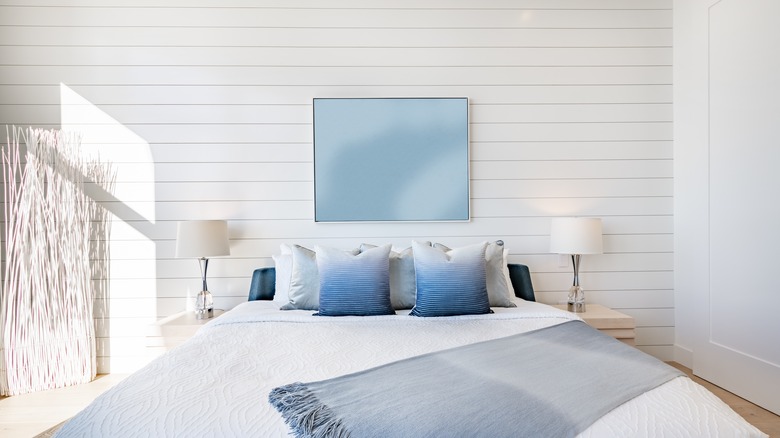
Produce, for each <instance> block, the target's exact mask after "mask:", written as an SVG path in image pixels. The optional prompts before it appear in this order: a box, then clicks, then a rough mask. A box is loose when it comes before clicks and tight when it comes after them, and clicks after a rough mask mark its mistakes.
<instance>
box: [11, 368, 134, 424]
mask: <svg viewBox="0 0 780 438" xmlns="http://www.w3.org/2000/svg"><path fill="white" fill-rule="evenodd" d="M125 377H127V376H126V375H120V374H106V375H100V376H98V378H97V379H95V380H93V381H92V382H90V383H87V384H84V385H77V386H69V387H67V388H59V389H52V390H49V391H41V392H34V393H32V394H24V395H16V396H13V397H0V437H3V438H30V437H34V436H35V435H38V434H39V433H41V432H43V431H45V430H46V429H49V428H50V427H52V426H54V425H57V424H59V423H61V422H63V421H65V420H67V419H68V418H70V417H72V416H74V415H76V414H77V413H78V412H79V411H80V410H82V409H84V407H86V406H87V405H88V404H89V403H90V402H92V400H94V399H95V398H96V397H97V396H99V395H100V394H102V393H103V392H104V391H105V390H107V389H108V388H111V387H112V386H114V385H116V384H117V383H119V382H120V381H122V379H124V378H125Z"/></svg>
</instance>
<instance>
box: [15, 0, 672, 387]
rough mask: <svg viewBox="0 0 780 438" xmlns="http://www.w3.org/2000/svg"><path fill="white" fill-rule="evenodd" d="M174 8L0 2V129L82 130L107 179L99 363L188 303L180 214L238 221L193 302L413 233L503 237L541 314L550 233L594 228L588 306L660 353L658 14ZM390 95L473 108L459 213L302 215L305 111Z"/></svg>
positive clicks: (308, 159) (634, 7) (560, 273)
mask: <svg viewBox="0 0 780 438" xmlns="http://www.w3.org/2000/svg"><path fill="white" fill-rule="evenodd" d="M180 5H181V2H177V1H174V0H154V1H152V0H143V1H130V0H109V1H98V0H69V1H66V0H59V1H58V0H29V1H25V2H21V1H15V0H1V1H0V123H3V124H13V125H22V126H28V125H30V126H35V127H59V126H63V127H65V128H70V129H78V130H80V131H82V132H83V134H84V142H85V144H86V146H87V147H91V148H94V149H98V150H100V152H101V156H103V157H106V158H109V159H111V160H113V161H114V162H115V164H116V166H117V168H118V170H119V176H118V183H117V192H116V193H115V194H114V195H113V196H109V195H106V194H96V196H98V197H99V199H100V200H101V202H103V203H104V205H106V206H107V207H108V208H110V209H111V211H112V212H113V213H114V214H115V221H114V227H113V238H112V242H111V250H112V260H111V263H110V266H111V269H110V280H111V296H110V297H109V298H107V299H106V300H104V301H105V303H104V304H105V306H104V308H103V310H102V311H101V312H98V314H96V318H98V323H99V327H100V329H101V336H102V338H101V346H102V347H101V350H100V355H101V362H100V363H101V366H102V367H103V368H102V371H107V370H108V369H109V367H110V370H111V371H114V372H116V371H126V370H128V369H132V368H134V367H137V366H138V365H139V364H140V363H142V362H143V361H144V360H145V359H144V351H145V350H144V348H145V339H144V336H145V331H146V327H147V325H148V324H149V323H150V322H152V321H154V320H155V319H156V318H159V317H164V316H167V315H170V314H172V313H175V312H178V311H181V310H184V309H185V308H186V307H187V305H188V302H189V300H191V297H192V295H193V294H194V293H195V291H196V290H197V289H198V288H199V286H200V283H199V271H198V267H197V264H196V262H195V261H194V260H186V259H185V260H182V259H177V258H175V257H174V246H175V245H174V242H175V233H176V223H177V221H180V220H190V219H227V220H229V221H230V222H229V232H230V240H231V250H232V254H231V256H230V257H224V258H219V259H214V260H212V263H211V264H210V270H209V274H210V275H209V288H210V289H211V291H212V292H213V293H214V295H215V302H216V305H217V306H218V307H221V308H231V307H233V306H235V305H236V304H238V303H240V302H242V301H244V300H245V299H246V298H245V297H246V293H247V290H248V288H249V282H250V275H251V272H252V270H253V269H254V268H255V267H259V266H267V265H271V264H272V263H273V262H272V260H271V255H272V254H275V253H277V252H278V247H279V244H280V243H284V242H290V243H291V242H294V243H300V244H304V245H314V244H321V245H332V246H337V247H343V248H349V247H353V246H355V245H357V244H359V243H361V242H371V243H380V242H392V243H394V244H398V245H407V244H409V242H410V241H411V240H412V239H425V240H435V241H441V242H444V243H446V244H447V245H450V246H452V245H461V244H468V243H472V242H476V241H482V240H494V239H503V240H504V241H505V242H506V244H507V245H508V247H509V248H510V249H511V261H512V262H517V263H526V264H528V265H529V266H530V268H531V270H532V272H533V274H532V275H533V281H534V285H535V288H536V292H537V297H538V300H539V301H542V302H546V303H556V302H560V301H561V300H562V299H564V298H565V295H566V290H567V289H568V286H569V284H570V282H571V279H572V273H571V267H570V266H568V265H564V266H562V265H561V258H560V257H559V256H557V255H552V254H549V253H548V240H549V223H550V218H551V217H554V216H563V215H578V216H595V217H602V218H603V221H604V232H605V236H604V250H605V253H604V254H603V255H597V256H586V257H584V259H583V264H582V273H581V282H582V285H583V286H584V287H585V289H586V291H587V298H588V300H590V301H591V302H597V303H602V304H605V305H608V306H611V307H614V308H616V309H619V310H621V311H623V312H625V313H627V314H630V315H632V316H634V317H635V318H636V320H637V325H638V329H637V344H638V345H639V347H640V348H642V349H643V350H645V351H648V352H650V353H651V354H654V355H656V356H658V357H660V358H663V359H670V358H671V357H672V343H673V341H674V308H673V307H674V304H673V303H674V297H673V280H672V278H673V271H672V270H673V245H672V241H673V225H672V224H673V218H672V212H673V211H672V190H673V189H672V183H673V181H672V123H671V122H672V68H671V63H672V47H671V44H672V29H671V26H672V11H671V0H456V1H444V0H414V1H412V0H401V1H399V0H378V1H373V2H364V1H360V0H339V1H328V2H323V1H315V0H284V1H283V0H252V1H250V0H227V1H217V0H193V1H189V2H187V6H180ZM396 96H403V97H437V96H466V97H468V98H469V99H470V103H471V108H470V111H471V159H472V162H471V168H472V183H471V193H472V220H471V221H470V222H468V223H391V224H386V223H384V224H377V223H361V224H322V223H314V222H313V212H314V209H313V165H312V155H313V154H312V144H311V141H312V126H311V122H312V114H311V112H312V108H311V102H312V98H314V97H396ZM356 183H359V182H356ZM564 260H565V259H564Z"/></svg>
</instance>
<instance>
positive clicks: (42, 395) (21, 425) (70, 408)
mask: <svg viewBox="0 0 780 438" xmlns="http://www.w3.org/2000/svg"><path fill="white" fill-rule="evenodd" d="M671 365H672V366H674V367H677V368H679V369H680V370H682V371H684V372H685V373H687V374H688V376H690V377H691V378H692V379H693V380H694V381H696V382H697V383H699V384H701V385H703V386H704V387H705V388H707V389H709V390H710V391H712V393H714V394H715V395H717V396H718V397H720V398H721V399H722V400H723V401H724V402H726V404H728V405H729V406H731V408H732V409H734V410H735V411H736V412H737V413H739V414H740V415H742V417H743V418H745V420H747V421H748V422H750V423H751V424H753V425H754V426H756V427H757V428H759V429H761V430H762V431H764V432H765V433H767V434H769V436H770V437H775V438H780V417H778V416H777V415H775V414H773V413H771V412H769V411H767V410H765V409H762V408H760V407H758V406H756V405H754V404H752V403H750V402H748V401H746V400H743V399H741V398H739V397H737V396H736V395H734V394H732V393H730V392H728V391H726V390H723V389H721V388H719V387H717V386H715V385H713V384H711V383H709V382H707V381H704V380H702V379H700V378H698V377H695V376H693V375H692V374H691V370H690V369H688V368H685V367H684V366H682V365H679V364H676V363H673V362H672V363H671ZM125 377H126V376H124V375H116V374H111V375H104V376H98V378H97V379H96V380H95V381H93V382H91V383H88V384H86V385H79V386H71V387H68V388H61V389H54V390H51V391H42V392H37V393H33V394H25V395H19V396H14V397H6V398H2V397H0V436H2V437H3V438H30V437H34V436H35V435H37V434H39V433H41V432H43V431H45V430H47V429H49V428H51V427H52V426H55V425H57V424H59V423H61V422H63V421H65V420H67V419H68V418H70V417H72V416H73V415H74V414H76V413H77V412H78V411H80V410H81V409H83V408H84V407H85V406H86V405H87V404H89V403H90V402H91V401H92V400H93V399H94V398H95V397H97V396H98V395H100V394H102V393H103V391H105V390H107V389H108V388H110V387H112V386H114V385H115V384H117V383H119V382H120V381H121V380H122V379H123V378H125Z"/></svg>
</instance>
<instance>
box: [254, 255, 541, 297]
mask: <svg viewBox="0 0 780 438" xmlns="http://www.w3.org/2000/svg"><path fill="white" fill-rule="evenodd" d="M508 266H509V279H510V280H512V287H513V288H514V289H515V295H517V296H518V297H520V298H522V299H524V300H526V301H536V299H535V298H534V286H533V283H531V272H530V271H529V270H528V266H526V265H520V264H512V263H510V264H509V265H508ZM275 290H276V268H274V267H272V266H269V267H266V268H257V269H255V272H253V273H252V284H251V285H250V286H249V301H256V300H272V299H273V298H274V291H275Z"/></svg>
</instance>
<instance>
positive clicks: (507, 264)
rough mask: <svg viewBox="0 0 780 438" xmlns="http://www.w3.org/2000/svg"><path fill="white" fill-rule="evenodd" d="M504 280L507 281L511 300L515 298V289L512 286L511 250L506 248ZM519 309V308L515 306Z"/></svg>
mask: <svg viewBox="0 0 780 438" xmlns="http://www.w3.org/2000/svg"><path fill="white" fill-rule="evenodd" d="M503 268H504V278H505V279H506V288H507V292H509V299H510V300H511V299H513V298H515V287H514V286H513V285H512V278H511V277H510V276H509V250H508V249H507V248H506V247H504V264H503ZM515 307H517V306H515Z"/></svg>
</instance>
